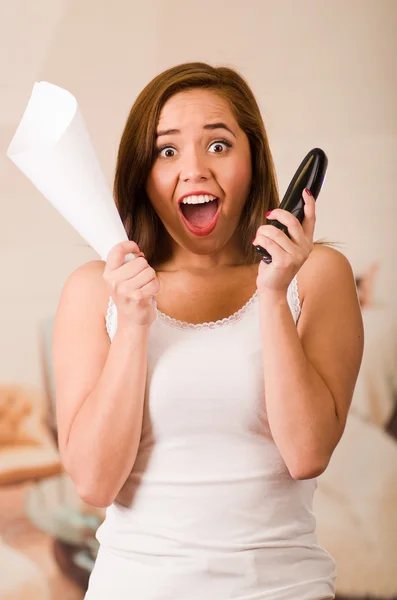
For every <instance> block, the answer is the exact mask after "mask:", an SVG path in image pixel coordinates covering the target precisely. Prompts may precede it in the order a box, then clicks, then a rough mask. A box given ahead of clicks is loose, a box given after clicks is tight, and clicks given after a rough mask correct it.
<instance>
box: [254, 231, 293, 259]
mask: <svg viewBox="0 0 397 600" xmlns="http://www.w3.org/2000/svg"><path fill="white" fill-rule="evenodd" d="M255 245H256V246H262V248H264V249H265V250H267V251H268V252H269V254H270V256H271V257H272V261H273V263H276V264H281V263H283V262H284V260H285V255H286V253H285V250H284V248H281V246H279V244H278V243H277V242H275V241H274V240H272V239H271V238H270V237H265V236H264V235H258V236H257V243H256V244H255Z"/></svg>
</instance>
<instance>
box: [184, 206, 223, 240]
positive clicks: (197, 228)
mask: <svg viewBox="0 0 397 600" xmlns="http://www.w3.org/2000/svg"><path fill="white" fill-rule="evenodd" d="M219 209H220V202H219V199H218V198H215V199H213V200H210V201H207V202H200V203H197V204H190V203H189V204H184V203H183V202H181V204H180V205H179V210H180V212H181V215H182V218H183V221H184V223H185V225H186V227H187V228H188V229H189V231H191V232H192V233H194V234H195V235H208V234H209V233H211V231H213V229H214V228H215V225H216V223H217V221H218V217H219Z"/></svg>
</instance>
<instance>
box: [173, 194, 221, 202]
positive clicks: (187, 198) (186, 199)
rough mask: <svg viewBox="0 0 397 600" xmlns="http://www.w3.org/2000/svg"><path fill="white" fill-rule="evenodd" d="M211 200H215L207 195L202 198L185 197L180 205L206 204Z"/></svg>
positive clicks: (214, 197)
mask: <svg viewBox="0 0 397 600" xmlns="http://www.w3.org/2000/svg"><path fill="white" fill-rule="evenodd" d="M212 200H216V196H209V195H208V194H205V195H202V196H186V198H184V199H183V200H182V202H181V204H205V203H206V202H211V201H212Z"/></svg>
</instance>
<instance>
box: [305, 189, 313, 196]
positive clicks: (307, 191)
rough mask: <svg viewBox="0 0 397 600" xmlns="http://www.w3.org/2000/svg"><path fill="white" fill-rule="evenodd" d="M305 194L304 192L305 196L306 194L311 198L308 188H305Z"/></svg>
mask: <svg viewBox="0 0 397 600" xmlns="http://www.w3.org/2000/svg"><path fill="white" fill-rule="evenodd" d="M305 192H306V194H307V195H308V196H311V195H312V193H311V191H310V190H309V189H308V188H305Z"/></svg>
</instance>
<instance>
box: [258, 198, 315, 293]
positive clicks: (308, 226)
mask: <svg viewBox="0 0 397 600" xmlns="http://www.w3.org/2000/svg"><path fill="white" fill-rule="evenodd" d="M303 200H304V203H305V206H304V210H305V218H304V219H303V222H302V224H301V223H300V222H299V221H298V219H297V218H296V217H295V216H294V215H292V214H291V213H290V212H288V211H286V210H283V209H280V208H276V209H274V210H272V211H271V213H270V214H268V215H267V218H268V219H271V220H273V219H274V220H277V221H279V222H280V223H282V224H283V225H285V226H286V227H287V229H288V232H289V235H290V236H291V238H289V237H288V236H287V235H286V234H285V233H284V232H283V231H281V230H280V229H277V227H274V226H273V225H261V226H260V227H259V229H258V231H257V232H256V236H255V239H254V240H253V242H252V244H253V245H254V246H262V247H263V248H265V250H267V251H268V252H269V254H270V255H271V256H272V262H271V263H270V264H266V263H265V262H264V261H263V260H261V262H260V265H259V270H258V277H257V280H256V285H257V289H258V292H259V294H261V293H263V292H266V291H268V290H269V291H273V292H274V291H277V292H282V293H287V289H288V286H289V284H290V283H291V281H292V279H293V278H294V277H295V275H296V273H297V272H298V271H299V269H300V268H301V266H302V265H303V263H304V262H305V261H306V260H307V259H308V257H309V255H310V253H311V251H312V249H313V235H314V227H315V222H316V203H315V200H314V198H313V196H312V195H311V194H310V193H307V191H306V190H305V191H304V192H303Z"/></svg>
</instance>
